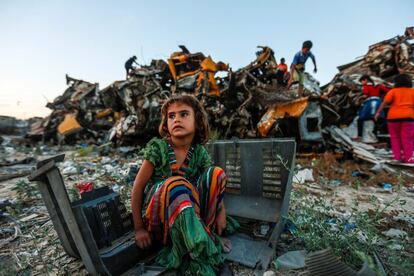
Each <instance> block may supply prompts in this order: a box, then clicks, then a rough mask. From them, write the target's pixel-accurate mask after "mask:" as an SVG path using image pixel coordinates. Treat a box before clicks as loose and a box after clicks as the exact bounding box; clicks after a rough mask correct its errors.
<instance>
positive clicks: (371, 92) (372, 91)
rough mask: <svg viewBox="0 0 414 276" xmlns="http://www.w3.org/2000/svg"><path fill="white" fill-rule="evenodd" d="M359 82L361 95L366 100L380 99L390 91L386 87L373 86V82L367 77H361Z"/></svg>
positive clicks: (380, 85)
mask: <svg viewBox="0 0 414 276" xmlns="http://www.w3.org/2000/svg"><path fill="white" fill-rule="evenodd" d="M359 81H360V82H361V84H362V93H363V94H364V96H366V97H367V98H369V97H381V95H383V94H384V95H385V94H387V92H388V91H389V90H390V89H389V88H388V87H386V86H385V85H382V84H377V85H375V83H374V81H373V80H372V79H371V77H370V76H368V75H363V76H362V77H361V78H360V79H359Z"/></svg>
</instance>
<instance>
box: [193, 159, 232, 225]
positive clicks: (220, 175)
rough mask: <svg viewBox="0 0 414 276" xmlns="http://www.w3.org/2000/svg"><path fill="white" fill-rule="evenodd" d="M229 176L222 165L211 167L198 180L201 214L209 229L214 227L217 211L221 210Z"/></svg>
mask: <svg viewBox="0 0 414 276" xmlns="http://www.w3.org/2000/svg"><path fill="white" fill-rule="evenodd" d="M226 184H227V176H226V174H225V172H224V170H223V169H222V168H220V167H214V166H212V167H209V168H208V169H207V170H206V171H205V172H204V173H203V174H202V175H201V176H200V178H199V180H198V181H197V190H198V192H199V195H200V214H201V218H202V219H203V221H204V223H205V224H206V226H207V227H208V228H209V229H212V230H213V229H214V226H215V225H214V222H215V220H216V215H217V213H218V212H219V211H220V210H221V207H222V203H223V196H224V190H225V189H226Z"/></svg>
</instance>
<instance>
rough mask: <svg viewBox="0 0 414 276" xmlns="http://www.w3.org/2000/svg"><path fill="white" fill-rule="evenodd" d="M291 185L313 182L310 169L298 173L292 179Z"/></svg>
mask: <svg viewBox="0 0 414 276" xmlns="http://www.w3.org/2000/svg"><path fill="white" fill-rule="evenodd" d="M292 181H293V183H298V184H303V183H305V182H313V181H315V180H314V179H313V170H312V169H302V170H300V171H298V172H297V173H296V174H295V175H294V176H293V179H292Z"/></svg>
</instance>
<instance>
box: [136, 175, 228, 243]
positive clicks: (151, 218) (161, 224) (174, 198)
mask: <svg viewBox="0 0 414 276" xmlns="http://www.w3.org/2000/svg"><path fill="white" fill-rule="evenodd" d="M226 183H227V177H226V174H225V173H224V170H223V169H221V168H220V167H209V168H208V169H207V170H205V171H204V173H203V174H202V175H201V176H200V177H199V178H198V180H197V181H196V183H194V184H193V183H191V182H190V181H188V180H187V179H185V178H184V177H183V176H171V177H169V178H168V179H166V180H164V181H163V182H161V184H160V185H158V187H157V190H156V191H155V192H154V194H153V196H152V197H151V198H150V199H148V201H147V204H146V207H145V208H146V209H145V217H144V221H145V223H146V225H147V230H148V231H150V232H162V234H163V242H164V244H166V243H167V238H168V230H169V229H170V228H171V227H172V225H173V224H174V221H175V219H176V218H177V216H178V215H179V214H180V213H181V212H182V211H183V210H185V209H186V208H194V211H195V214H196V215H197V217H198V218H199V219H200V220H201V221H202V222H203V226H204V228H205V230H206V231H207V233H209V234H210V235H211V231H213V230H214V226H215V219H216V214H217V212H218V211H219V210H220V209H221V207H222V204H223V196H224V190H225V188H226Z"/></svg>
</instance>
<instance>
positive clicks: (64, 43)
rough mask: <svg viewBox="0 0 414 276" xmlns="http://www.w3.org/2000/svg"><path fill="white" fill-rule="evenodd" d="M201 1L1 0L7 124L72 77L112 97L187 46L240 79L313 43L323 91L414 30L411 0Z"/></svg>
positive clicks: (0, 105) (0, 89)
mask: <svg viewBox="0 0 414 276" xmlns="http://www.w3.org/2000/svg"><path fill="white" fill-rule="evenodd" d="M194 2H195V1H189V0H188V1H180V0H177V1H97V0H95V1H51V0H44V1H19V0H0V34H1V38H0V39H1V43H0V49H1V51H0V115H9V116H16V117H19V118H28V117H31V116H46V115H48V114H49V113H50V110H49V109H47V108H46V107H45V105H46V103H47V101H52V100H53V99H54V98H55V97H57V96H59V95H60V94H62V93H63V91H64V90H65V89H66V83H65V74H69V75H70V76H71V77H74V78H80V79H83V80H86V81H89V82H97V83H99V85H100V88H101V89H102V88H104V87H106V86H107V85H109V84H111V83H112V82H114V81H116V80H120V79H123V78H125V72H124V62H125V61H126V59H128V58H129V57H130V56H132V55H136V56H137V57H138V62H139V63H149V62H150V61H151V59H154V58H156V59H159V58H162V59H167V58H168V56H169V55H170V54H171V53H172V52H173V51H176V50H178V48H177V45H179V44H184V45H186V46H187V48H188V49H189V50H190V51H193V52H203V53H204V54H206V55H211V56H212V58H213V60H215V61H219V60H221V61H223V62H225V63H229V64H230V66H231V67H232V68H233V70H236V69H237V68H239V67H242V66H245V65H247V64H248V63H249V62H251V61H252V60H254V58H255V52H256V46H257V45H267V46H269V47H271V48H273V50H274V51H275V56H276V58H277V59H278V60H279V59H280V58H281V57H285V58H286V61H287V62H288V63H290V62H291V61H292V58H293V55H294V54H295V52H297V51H298V50H300V48H301V44H302V42H303V41H304V40H308V39H310V40H312V41H313V43H314V48H313V49H312V51H313V53H314V54H315V56H316V60H317V63H318V69H319V71H318V73H317V74H315V75H314V76H315V78H316V79H318V80H319V81H320V82H321V85H323V84H325V83H327V82H329V81H330V80H331V79H332V78H333V77H334V75H335V74H336V73H337V69H336V67H337V66H338V65H341V64H344V63H348V62H351V61H353V60H355V58H357V57H359V56H362V55H364V54H365V53H366V52H367V50H368V46H369V45H371V44H374V43H376V42H379V41H381V40H385V39H388V38H391V37H394V36H396V35H402V34H403V33H404V30H405V27H408V26H413V25H414V16H413V10H414V1H410V0H406V1H403V0H398V1H381V0H376V1H354V0H352V1H322V0H320V1H302V0H297V1H259V0H256V1H241V0H239V1H202V2H201V1H198V2H197V3H194ZM307 68H308V71H309V72H311V69H312V68H313V67H312V66H311V64H308V67H307Z"/></svg>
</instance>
